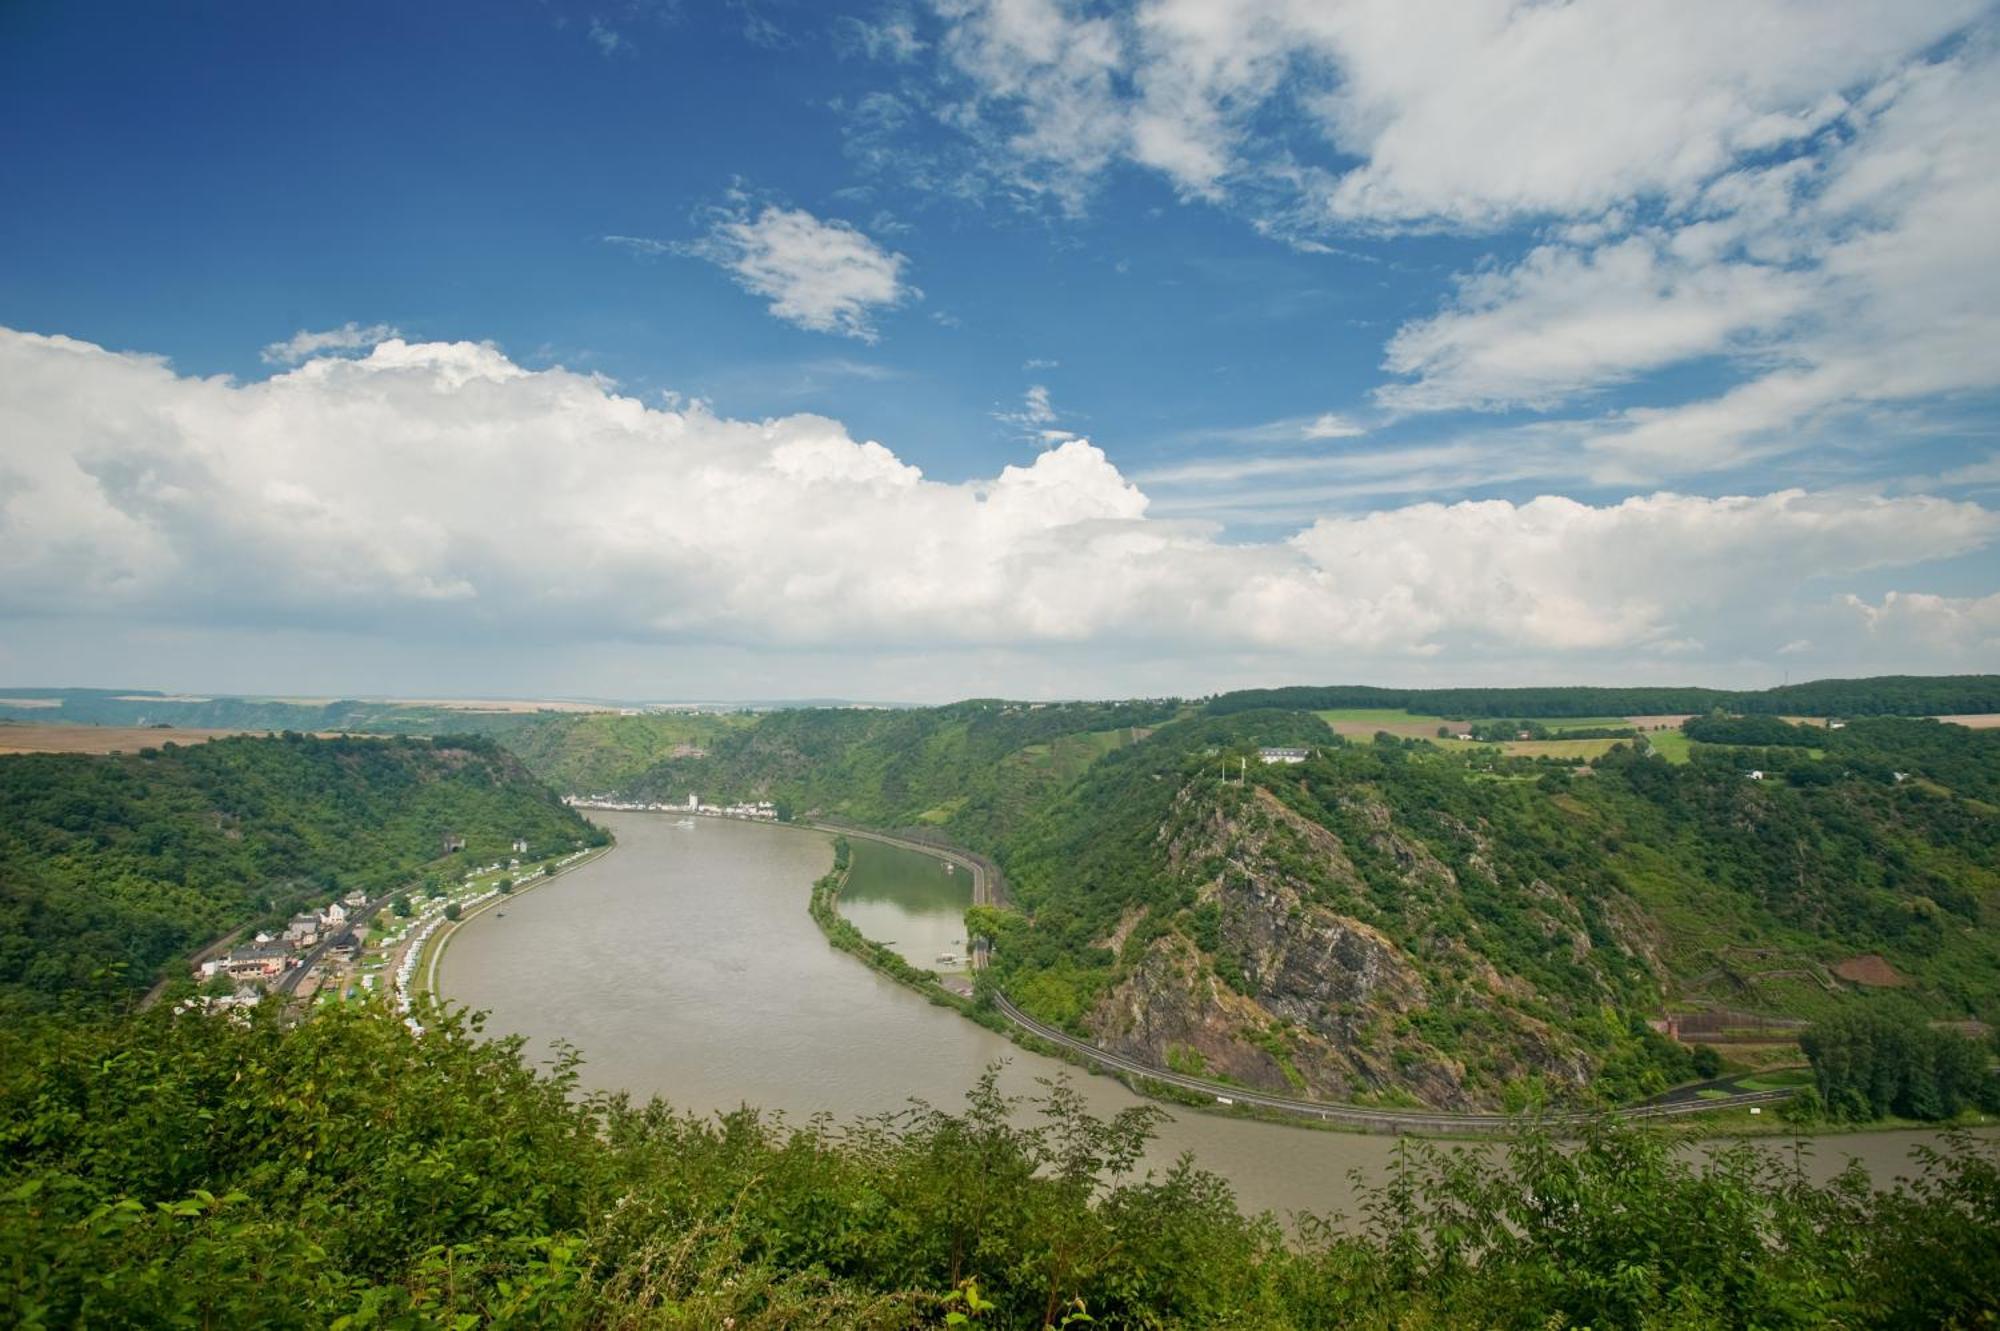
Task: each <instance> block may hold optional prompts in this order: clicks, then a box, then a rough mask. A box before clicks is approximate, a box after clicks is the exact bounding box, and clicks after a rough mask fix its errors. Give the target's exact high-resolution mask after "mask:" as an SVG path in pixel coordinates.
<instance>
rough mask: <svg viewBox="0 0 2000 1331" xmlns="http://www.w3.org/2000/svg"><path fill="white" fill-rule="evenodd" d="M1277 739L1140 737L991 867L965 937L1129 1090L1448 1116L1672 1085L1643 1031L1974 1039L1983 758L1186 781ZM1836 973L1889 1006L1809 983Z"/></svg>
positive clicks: (1322, 767) (1992, 899) (1887, 731)
mask: <svg viewBox="0 0 2000 1331" xmlns="http://www.w3.org/2000/svg"><path fill="white" fill-rule="evenodd" d="M1288 718H1289V719H1288ZM1298 719H1299V714H1297V713H1281V712H1254V713H1243V714H1239V715H1236V716H1232V717H1229V718H1225V720H1226V721H1228V722H1229V723H1231V724H1232V725H1233V726H1234V727H1235V728H1236V733H1235V734H1234V735H1227V734H1221V733H1218V732H1217V731H1216V730H1215V729H1213V728H1212V727H1213V726H1215V725H1217V724H1220V722H1211V723H1206V727H1194V726H1188V727H1171V728H1168V729H1166V730H1163V731H1161V732H1160V733H1159V734H1158V735H1157V736H1155V737H1154V739H1153V740H1152V741H1150V742H1149V743H1148V744H1146V745H1143V746H1140V747H1139V748H1136V749H1133V750H1131V751H1129V752H1127V753H1124V754H1120V755H1117V756H1115V757H1114V758H1113V759H1110V760H1107V761H1106V762H1104V763H1102V764H1100V765H1099V766H1098V767H1097V768H1095V769H1093V771H1092V772H1091V773H1090V774H1089V776H1087V777H1086V778H1085V779H1084V780H1083V781H1081V782H1080V783H1078V784H1077V785H1076V786H1075V787H1074V788H1073V789H1071V790H1070V791H1068V792H1067V793H1066V794H1065V795H1064V796H1063V797H1062V799H1061V800H1059V801H1058V802H1056V803H1055V804H1054V805H1052V806H1051V807H1050V808H1049V809H1047V810H1046V811H1045V812H1044V813H1043V814H1042V815H1041V816H1040V817H1039V818H1038V819H1036V820H1035V821H1034V823H1033V827H1032V831H1031V832H1028V833H1024V834H1022V835H1021V836H1020V837H1018V838H1017V840H1016V843H1015V845H1014V846H1013V848H1012V850H1011V853H1009V854H1008V855H1007V856H1006V857H1005V860H1004V862H1005V864H1006V867H1007V871H1008V874H1009V876H1010V880H1011V887H1012V890H1013V893H1014V895H1015V898H1016V902H1017V904H1018V906H1019V907H1020V911H1019V912H1018V913H1012V914H1006V915H998V916H995V917H994V918H992V919H990V920H987V921H985V922H984V923H985V925H986V927H988V928H990V929H992V930H994V931H995V932H996V934H997V936H998V945H997V947H996V950H995V957H996V964H997V966H998V972H997V979H998V980H999V982H1000V983H1001V984H1002V985H1003V986H1004V987H1005V988H1006V989H1007V991H1008V992H1009V993H1010V995H1011V996H1013V997H1014V998H1015V999H1016V1001H1018V1002H1020V1003H1022V1005H1023V1006H1025V1007H1028V1008H1029V1009H1030V1010H1032V1011H1035V1012H1037V1013H1038V1014H1039V1015H1041V1016H1043V1017H1044V1018H1045V1019H1048V1020H1051V1021H1056V1022H1058V1023H1066V1024H1068V1025H1070V1026H1071V1027H1073V1028H1075V1029H1077V1030H1079V1031H1083V1032H1087V1033H1089V1034H1090V1035H1092V1036H1093V1037H1095V1038H1097V1039H1099V1040H1101V1041H1103V1042H1105V1043H1108V1044H1112V1045H1115V1046H1118V1047H1121V1048H1124V1049H1126V1050H1128V1051H1130V1052H1134V1053H1138V1054H1141V1055H1144V1056H1146V1057H1148V1058H1150V1059H1152V1060H1153V1061H1155V1062H1158V1063H1163V1064H1186V1065H1199V1066H1202V1067H1205V1068H1207V1069H1208V1070H1209V1071H1211V1072H1222V1073H1225V1074H1227V1075H1230V1076H1234V1077H1236V1078H1238V1079H1240V1080H1243V1081H1245V1082H1247V1083H1250V1084H1253V1085H1260V1086H1265V1087H1269V1088H1272V1089H1283V1088H1285V1087H1286V1086H1288V1085H1289V1086H1291V1087H1293V1088H1296V1089H1301V1090H1310V1091H1312V1092H1314V1093H1316V1094H1321V1095H1326V1096H1329V1097H1339V1098H1351V1097H1354V1096H1357V1095H1359V1096H1363V1097H1367V1096H1370V1095H1377V1096H1387V1097H1389V1098H1392V1099H1400V1098H1403V1097H1405V1096H1413V1097H1414V1098H1416V1099H1418V1100H1420V1101H1423V1102H1425V1103H1430V1104H1437V1105H1453V1106H1473V1105H1480V1106H1494V1105H1506V1104H1515V1103H1521V1102H1524V1101H1525V1100H1526V1099H1529V1098H1531V1097H1533V1096H1535V1095H1539V1094H1544V1093H1556V1094H1560V1095H1564V1096H1566V1097H1578V1096H1583V1095H1585V1094H1586V1093H1587V1094H1591V1095H1596V1096H1600V1097H1604V1098H1612V1099H1616V1098H1621V1097H1625V1096H1630V1095H1634V1094H1638V1093H1641V1092H1645V1091H1649V1090H1656V1089H1659V1088H1661V1087H1663V1086H1664V1085H1666V1084H1668V1083H1669V1082H1671V1081H1672V1080H1676V1079H1678V1078H1679V1077H1682V1076H1685V1075H1687V1072H1688V1067H1687V1064H1686V1061H1685V1060H1686V1055H1685V1053H1684V1051H1681V1050H1680V1049H1678V1048H1676V1047H1674V1046H1671V1045H1669V1044H1668V1043H1667V1042H1665V1041H1663V1040H1660V1039H1658V1038H1657V1037H1655V1036H1653V1035H1652V1033H1651V1032H1650V1031H1648V1030H1647V1029H1646V1028H1645V1026H1644V1025H1643V1021H1644V1019H1645V1018H1648V1017H1653V1016H1657V1015H1659V1014H1660V1013H1661V1012H1662V1011H1663V1010H1665V1008H1666V1006H1667V1005H1668V1004H1669V1003H1673V1004H1676V1005H1692V1006H1710V1005H1717V1006H1732V1007H1748V1008H1754V1009H1757V1010H1760V1011H1763V1012H1767V1013H1770V1014H1773V1015H1790V1016H1793V1017H1811V1016H1818V1015H1822V1014H1825V1013H1828V1012H1832V1011H1837V1010H1840V1009H1841V1008H1842V1007H1843V1006H1845V1005H1850V1004H1859V1003H1868V1002H1872V1003H1875V1004H1877V1005H1881V1006H1889V1005H1893V1006H1894V1007H1896V1008H1897V1009H1900V1010H1902V1011H1905V1012H1908V1013H1912V1014H1919V1015H1921V1016H1925V1017H1936V1018H1953V1019H1968V1018H1978V1019H1984V1020H1987V1021H1994V1020H1995V1019H1996V1018H2000V928H1997V927H1996V921H1995V917H1994V913H1993V912H1994V910H1995V908H1996V904H2000V820H1996V818H1995V817H1994V811H1993V807H1992V805H1991V804H1990V803H1988V799H1989V798H1990V796H1991V795H1992V793H1993V792H1992V789H1991V783H1992V781H1993V780H1994V774H1995V773H1996V772H2000V735H1994V734H1992V733H1991V732H1974V731H1968V730H1965V729H1963V728H1960V727H1955V726H1945V725H1939V724H1937V723H1935V722H1906V721H1899V720H1884V721H1878V722H1856V723H1854V724H1853V725H1851V726H1849V727H1848V728H1847V729H1845V730H1842V731H1836V732H1832V734H1831V736H1830V737H1827V741H1826V742H1828V743H1829V744H1830V745H1831V746H1832V747H1831V749H1830V751H1828V752H1827V753H1826V754H1825V756H1823V757H1815V756H1811V755H1810V754H1809V753H1808V751H1807V750H1805V749H1803V748H1798V747H1785V748H1779V749H1757V750H1736V749H1716V750H1706V749H1704V750H1703V751H1701V752H1700V753H1698V755H1697V758H1696V760H1695V761H1693V762H1691V763H1688V764H1684V765H1680V766H1675V765H1672V764H1669V763H1666V762H1664V761H1661V760H1659V759H1657V758H1653V757H1647V756H1643V755H1641V754H1639V753H1638V752H1636V751H1634V750H1632V749H1631V748H1627V747H1620V748H1617V749H1614V750H1613V751H1612V753H1610V754H1609V755H1607V756H1606V757H1604V758H1603V759H1601V760H1599V761H1598V762H1597V763H1596V764H1594V766H1592V767H1591V768H1586V769H1582V771H1580V772H1572V771H1570V770H1569V769H1568V768H1566V767H1564V766H1561V765H1558V764H1553V763H1537V762H1534V761H1531V760H1516V761H1512V762H1501V763H1498V764H1483V763H1479V762H1477V761H1476V760H1475V759H1473V758H1471V757H1461V756H1459V755H1458V754H1456V753H1454V752H1452V751H1451V750H1450V749H1448V748H1440V747H1439V746H1436V745H1432V744H1427V743H1424V742H1421V741H1409V740H1394V739H1390V738H1387V737H1384V738H1383V739H1381V740H1379V741H1377V742H1375V743H1372V744H1371V743H1363V744H1343V743H1340V742H1338V741H1331V742H1324V741H1323V742H1322V743H1320V744H1319V745H1317V746H1316V752H1315V755H1314V756H1313V758H1312V759H1311V760H1310V761H1308V762H1306V763H1304V764H1301V765H1298V766H1264V765H1262V764H1259V763H1257V762H1256V761H1255V760H1254V759H1253V760H1252V761H1251V762H1250V764H1249V769H1248V776H1247V779H1245V780H1244V781H1243V783H1242V784H1238V783H1237V781H1236V780H1235V779H1234V778H1232V777H1231V776H1230V771H1231V769H1230V768H1229V767H1228V765H1227V764H1226V763H1222V762H1218V757H1220V756H1222V755H1227V754H1230V753H1241V752H1244V751H1245V750H1246V749H1248V748H1249V747H1251V746H1253V745H1255V744H1259V743H1262V744H1272V743H1280V742H1283V741H1284V740H1286V739H1288V738H1293V737H1295V736H1296V733H1297V731H1296V726H1297V722H1298ZM1812 733H1813V734H1815V735H1822V734H1823V733H1824V732H1812ZM1759 765H1761V767H1762V768H1764V769H1769V770H1768V771H1767V772H1766V775H1765V779H1751V778H1750V777H1749V776H1748V775H1747V773H1748V772H1749V771H1751V770H1755V769H1757V768H1758V767H1759ZM1898 771H1901V772H1902V774H1903V775H1902V779H1898V777H1897V775H1896V773H1897V772H1898ZM1954 782H1956V783H1957V784H1956V785H1955V784H1954ZM1864 955H1865V956H1870V957H1878V958H1880V959H1882V962H1883V963H1884V964H1885V965H1886V967H1887V970H1886V971H1884V972H1883V974H1884V975H1885V976H1891V977H1893V979H1892V980H1891V981H1890V982H1891V983H1893V984H1894V985H1895V986H1896V987H1895V988H1894V989H1893V990H1883V991H1881V992H1877V993H1874V994H1872V995H1871V994H1866V993H1863V992H1862V991H1861V990H1860V989H1859V988H1858V987H1857V986H1854V985H1850V984H1846V983H1844V982H1842V981H1840V980H1839V979H1837V978H1836V977H1835V975H1834V974H1833V968H1834V967H1836V966H1838V965H1839V964H1840V963H1841V962H1843V961H1844V960H1847V959H1850V958H1854V957H1857V956H1864Z"/></svg>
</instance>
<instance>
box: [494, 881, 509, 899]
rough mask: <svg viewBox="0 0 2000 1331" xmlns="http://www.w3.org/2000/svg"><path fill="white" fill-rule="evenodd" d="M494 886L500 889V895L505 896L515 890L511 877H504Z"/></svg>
mask: <svg viewBox="0 0 2000 1331" xmlns="http://www.w3.org/2000/svg"><path fill="white" fill-rule="evenodd" d="M494 886H495V887H497V888H499V889H500V895H501V896H503V897H504V896H506V895H507V894H508V893H509V892H512V891H513V890H514V880H513V879H511V878H502V879H501V880H500V881H499V882H497V883H495V884H494Z"/></svg>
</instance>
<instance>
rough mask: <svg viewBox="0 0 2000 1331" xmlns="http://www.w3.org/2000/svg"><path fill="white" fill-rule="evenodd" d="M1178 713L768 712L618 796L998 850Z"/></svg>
mask: <svg viewBox="0 0 2000 1331" xmlns="http://www.w3.org/2000/svg"><path fill="white" fill-rule="evenodd" d="M1181 710H1182V708H1181V707H1180V705H1179V704H1178V703H1175V702H1171V701H1166V702H1152V701H1145V702H1119V703H1049V704H1038V703H1010V702H997V701H974V702H963V703H953V704H952V705H950V706H948V707H925V708H910V709H907V710H897V711H886V710H875V709H863V708H843V709H821V710H813V711H787V712H773V713H770V714H768V715H766V716H763V717H760V718H758V719H757V720H756V722H755V724H754V725H750V726H747V727H743V728H738V729H732V730H729V731H726V732H725V733H723V734H721V735H719V736H717V737H716V739H715V740H714V742H713V743H712V744H711V745H710V747H709V750H708V752H707V754H706V755H705V756H703V757H699V758H696V757H676V758H668V759H666V760H664V761H662V762H660V763H658V764H656V765H655V766H653V767H652V768H650V769H649V770H647V771H646V772H644V773H642V774H640V775H639V776H637V777H635V778H634V779H632V780H631V781H629V782H627V783H626V785H625V787H624V789H625V790H626V792H628V793H631V794H634V795H639V796H642V797H648V798H661V799H668V800H674V801H678V800H679V799H680V798H682V797H684V796H685V795H687V794H689V793H699V794H700V795H701V796H702V798H704V799H711V798H713V799H736V798H743V797H748V796H753V795H754V796H758V797H761V798H768V799H773V800H776V801H778V802H780V803H781V804H784V805H787V806H789V807H790V808H791V809H794V810H797V811H799V812H819V813H823V814H833V815H838V816H841V817H847V818H853V819H856V820H858V821H861V822H867V823H873V824H876V825H878V826H886V827H895V826H910V825H931V826H937V827H948V828H950V829H951V831H952V833H953V834H954V835H956V836H958V837H959V838H960V839H962V840H964V841H965V842H966V843H967V844H969V845H973V846H975V847H976V848H979V849H992V848H994V847H997V846H1001V845H1004V844H1005V842H1006V839H1007V837H1008V836H1009V834H1010V833H1011V831H1012V829H1014V828H1015V827H1017V826H1019V825H1020V824H1021V822H1022V821H1023V820H1024V819H1025V818H1026V817H1028V815H1029V814H1030V813H1031V811H1032V810H1033V809H1035V808H1037V807H1039V805H1040V804H1041V803H1042V802H1043V801H1045V800H1046V799H1048V798H1049V797H1051V796H1052V795H1053V794H1054V793H1055V792H1056V791H1058V790H1060V789H1061V788H1062V787H1063V786H1065V785H1067V784H1068V783H1069V782H1071V781H1073V780H1075V779H1076V778H1077V777H1079V776H1081V775H1082V774H1083V772H1084V771H1085V770H1087V769H1088V768H1089V766H1090V765H1091V764H1092V763H1093V762H1095V761H1096V760H1097V759H1098V758H1100V757H1102V756H1103V755H1104V754H1106V753H1110V752H1112V751H1114V750H1116V749H1118V748H1121V747H1123V746H1125V745H1127V744H1131V743H1133V742H1135V741H1138V740H1142V739H1144V738H1145V737H1146V736H1147V735H1149V734H1150V733H1152V728H1153V727H1155V726H1158V725H1160V724H1161V723H1163V722H1165V721H1168V720H1171V719H1172V718H1173V717H1175V716H1176V715H1178V714H1179V713H1180V712H1181Z"/></svg>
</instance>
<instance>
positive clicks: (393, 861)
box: [0, 735, 602, 1004]
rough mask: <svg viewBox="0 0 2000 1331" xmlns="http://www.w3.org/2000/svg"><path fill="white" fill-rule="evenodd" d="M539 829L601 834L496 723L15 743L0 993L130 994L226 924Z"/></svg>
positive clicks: (1, 804) (580, 837) (480, 852)
mask: <svg viewBox="0 0 2000 1331" xmlns="http://www.w3.org/2000/svg"><path fill="white" fill-rule="evenodd" d="M446 832H451V833H455V834H457V835H459V836H462V837H464V838H465V842H466V847H465V851H464V852H463V857H464V858H465V859H467V860H468V861H476V860H480V859H482V858H492V857H495V856H498V855H501V854H504V853H505V851H506V849H507V845H508V843H509V841H510V840H511V839H512V838H513V837H515V836H525V837H527V838H528V839H529V841H530V842H531V843H536V844H542V845H551V844H570V843H580V842H584V841H590V842H596V841H599V840H601V839H602V833H601V832H599V831H597V830H596V829H595V828H593V827H591V826H590V825H589V824H588V823H586V822H585V821H584V820H583V819H581V818H579V817H577V816H576V815H575V814H574V813H572V812H570V811H569V810H568V809H566V808H564V807H563V806H562V804H561V803H560V802H559V801H558V800H557V799H556V797H555V795H554V794H553V793H552V792H551V791H549V790H548V788H547V787H545V786H543V785H542V784H540V783H539V782H537V781H536V780H535V779H534V778H533V777H532V776H530V775H529V774H528V772H527V770H526V769H525V768H523V767H522V765H521V763H520V762H519V760H518V759H516V758H515V757H513V756H512V755H511V754H509V753H508V752H507V751H506V750H504V749H501V748H499V747H497V746H495V745H494V744H493V743H492V742H491V741H488V740H481V739H439V740H435V741H433V740H419V739H352V740H340V739H335V740H318V739H311V738H307V737H304V736H298V735H288V736H285V737H282V738H272V739H247V738H245V739H230V740H220V741H217V742H214V743H210V744H200V745H191V746H186V747H182V746H178V745H175V744H172V743H168V744H163V745H161V746H160V747H159V748H158V749H147V750H145V751H143V752H141V753H137V754H129V755H124V756H114V757H87V756H82V755H67V754H64V755H58V754H21V755H14V756H8V757H0V1001H8V1002H14V1003H21V1002H27V1003H40V1004H48V1003H55V1002H60V1001H67V1000H70V999H74V998H78V997H83V998H86V999H117V998H119V997H121V996H129V995H131V994H132V993H133V992H134V991H135V990H137V989H141V988H144V987H145V986H146V985H147V984H148V983H150V982H151V980H152V979H153V977H154V976H155V975H156V974H157V973H158V971H159V970H160V968H161V967H162V966H164V965H165V964H166V963H167V962H168V961H170V960H172V959H173V958H175V957H178V956H180V955H182V954H184V953H186V952H189V951H191V950H193V949H195V948H196V947H198V946H200V945H201V944H202V943H204V942H206V941H207V940H208V939H210V938H211V937H214V936H217V935H219V934H222V933H224V932H226V931H228V930H229V929H231V928H233V927H235V926H237V925H240V924H245V923H249V922H252V921H255V920H259V919H262V918H265V917H277V916H282V915H283V914H285V913H287V912H288V911H289V910H291V909H292V908H293V907H295V906H298V905H300V904H304V903H309V902H310V903H323V902H325V901H327V900H330V899H332V898H333V897H334V896H336V895H338V894H340V893H343V892H346V891H349V890H351V889H354V888H361V889H363V890H366V891H368V892H370V893H374V892H377V891H380V890H382V889H385V888H389V887H393V886H394V885H396V884H398V883H401V882H404V881H406V880H408V879H409V878H410V877H412V876H413V875H415V874H417V873H419V872H420V871H421V870H422V869H424V868H425V867H426V866H427V865H430V864H431V863H432V862H433V861H436V860H438V858H439V856H440V854H441V849H442V838H443V836H444V834H445V833H446Z"/></svg>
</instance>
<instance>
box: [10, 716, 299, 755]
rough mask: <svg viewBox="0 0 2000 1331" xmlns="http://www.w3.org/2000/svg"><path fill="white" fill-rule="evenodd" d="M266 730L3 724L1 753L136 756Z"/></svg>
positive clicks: (266, 732) (262, 733)
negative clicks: (167, 746)
mask: <svg viewBox="0 0 2000 1331" xmlns="http://www.w3.org/2000/svg"><path fill="white" fill-rule="evenodd" d="M269 733H270V732H269V731H265V730H177V729H166V730H157V729H154V728H153V727H151V726H45V725H39V724H35V723H32V722H17V723H11V724H0V753H135V752H137V751H138V750H140V749H156V748H158V747H159V746H160V745H162V744H206V743H207V742H208V741H209V740H212V739H224V738H226V737H228V736H230V735H265V734H269Z"/></svg>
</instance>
